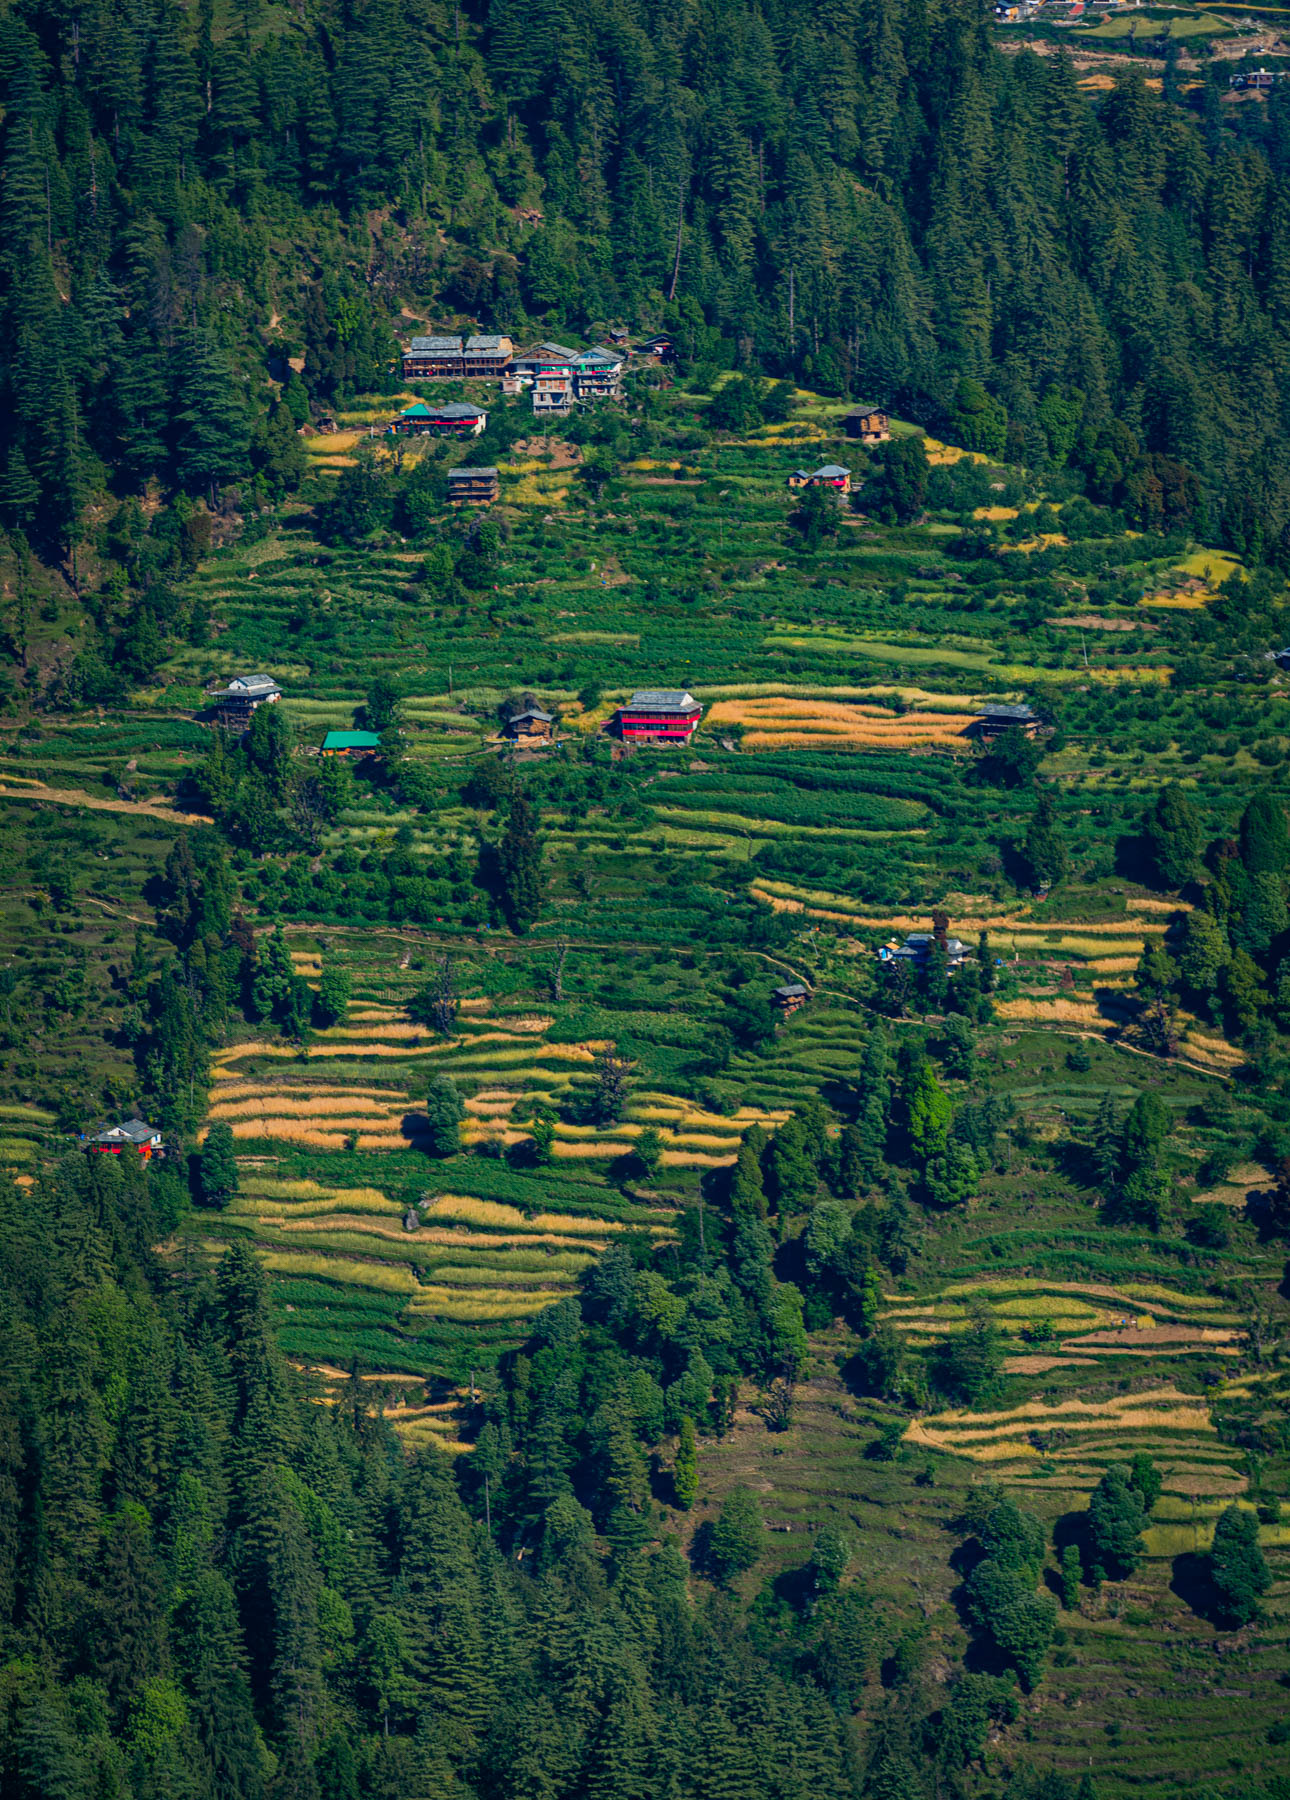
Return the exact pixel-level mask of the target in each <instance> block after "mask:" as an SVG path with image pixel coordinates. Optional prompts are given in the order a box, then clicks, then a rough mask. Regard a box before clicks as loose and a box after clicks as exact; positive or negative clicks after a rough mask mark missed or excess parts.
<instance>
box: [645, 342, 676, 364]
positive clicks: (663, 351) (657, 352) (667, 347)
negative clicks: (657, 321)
mask: <svg viewBox="0 0 1290 1800" xmlns="http://www.w3.org/2000/svg"><path fill="white" fill-rule="evenodd" d="M640 353H641V355H642V356H648V357H649V358H650V359H651V360H652V361H654V362H660V363H665V362H671V360H672V357H673V355H674V354H675V352H674V350H673V347H672V340H671V338H670V337H652V338H646V339H645V342H644V343H643V344H642V345H641V346H640Z"/></svg>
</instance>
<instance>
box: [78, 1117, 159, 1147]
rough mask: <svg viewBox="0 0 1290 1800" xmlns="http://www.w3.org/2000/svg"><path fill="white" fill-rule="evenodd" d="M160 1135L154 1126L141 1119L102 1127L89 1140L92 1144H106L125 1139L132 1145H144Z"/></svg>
mask: <svg viewBox="0 0 1290 1800" xmlns="http://www.w3.org/2000/svg"><path fill="white" fill-rule="evenodd" d="M160 1136H161V1133H160V1132H159V1131H158V1130H157V1127H156V1126H155V1125H148V1124H146V1123H145V1122H144V1120H142V1119H127V1120H126V1121H125V1123H124V1124H122V1125H104V1126H103V1127H102V1129H101V1130H99V1131H96V1132H95V1133H94V1136H93V1137H92V1138H91V1139H90V1142H91V1143H93V1144H98V1143H103V1142H108V1141H110V1140H112V1139H115V1138H125V1139H127V1140H128V1141H129V1142H130V1143H132V1144H146V1143H148V1142H149V1141H150V1140H151V1139H152V1138H155V1137H160Z"/></svg>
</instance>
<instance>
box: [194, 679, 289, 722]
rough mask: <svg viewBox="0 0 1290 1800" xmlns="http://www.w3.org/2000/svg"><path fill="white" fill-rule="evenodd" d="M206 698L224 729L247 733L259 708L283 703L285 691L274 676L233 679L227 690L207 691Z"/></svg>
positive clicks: (214, 689) (213, 689)
mask: <svg viewBox="0 0 1290 1800" xmlns="http://www.w3.org/2000/svg"><path fill="white" fill-rule="evenodd" d="M206 698H207V699H208V700H209V701H210V702H211V704H212V705H213V706H214V708H215V713H216V717H217V718H218V719H219V722H220V724H221V725H227V726H228V728H229V729H230V730H231V731H245V730H246V728H247V726H248V725H249V724H250V723H251V714H252V713H253V712H254V711H255V710H256V708H257V707H260V706H271V705H273V703H274V702H275V701H277V700H281V698H282V689H281V688H280V687H279V686H278V684H277V682H276V681H275V680H274V679H273V677H272V675H234V676H232V677H231V679H230V680H229V684H228V686H227V687H222V688H211V689H208V691H207V695H206Z"/></svg>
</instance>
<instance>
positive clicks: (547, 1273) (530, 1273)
mask: <svg viewBox="0 0 1290 1800" xmlns="http://www.w3.org/2000/svg"><path fill="white" fill-rule="evenodd" d="M591 1260H592V1259H591V1258H588V1259H587V1261H586V1262H584V1263H583V1264H582V1267H583V1268H586V1267H587V1264H588V1263H589V1262H590V1261H591ZM579 1272H580V1271H579V1270H577V1269H570V1270H565V1269H558V1268H550V1267H548V1268H546V1269H520V1268H514V1269H510V1268H506V1267H504V1266H500V1265H498V1264H497V1263H489V1264H481V1265H480V1266H479V1267H477V1268H474V1267H469V1266H465V1265H462V1264H453V1263H436V1264H435V1270H434V1278H435V1280H436V1282H440V1283H442V1284H443V1286H445V1287H490V1286H497V1287H518V1288H525V1287H528V1288H532V1287H539V1286H541V1284H542V1282H544V1281H545V1282H546V1283H547V1284H548V1285H551V1284H553V1283H554V1282H557V1281H559V1279H560V1277H561V1276H562V1275H566V1276H567V1277H568V1285H569V1286H572V1285H573V1282H574V1279H575V1277H576V1276H577V1275H578V1273H579Z"/></svg>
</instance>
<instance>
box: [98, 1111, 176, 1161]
mask: <svg viewBox="0 0 1290 1800" xmlns="http://www.w3.org/2000/svg"><path fill="white" fill-rule="evenodd" d="M85 1148H86V1150H87V1151H89V1152H90V1153H91V1154H98V1155H100V1156H121V1155H122V1154H123V1153H124V1152H125V1151H127V1150H135V1151H137V1152H138V1154H139V1155H140V1156H141V1157H142V1158H143V1160H144V1162H151V1160H152V1158H153V1157H154V1156H156V1157H162V1156H164V1155H165V1154H166V1150H165V1145H164V1143H163V1142H162V1137H161V1133H160V1132H159V1131H158V1130H157V1127H156V1126H155V1125H147V1124H145V1123H144V1121H143V1120H142V1119H127V1120H126V1121H125V1122H124V1124H121V1125H104V1126H102V1127H100V1129H99V1130H98V1131H96V1132H95V1133H94V1135H93V1137H89V1138H86V1140H85Z"/></svg>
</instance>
